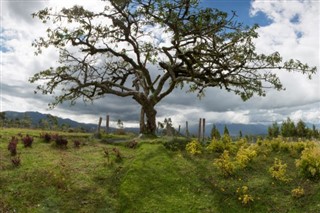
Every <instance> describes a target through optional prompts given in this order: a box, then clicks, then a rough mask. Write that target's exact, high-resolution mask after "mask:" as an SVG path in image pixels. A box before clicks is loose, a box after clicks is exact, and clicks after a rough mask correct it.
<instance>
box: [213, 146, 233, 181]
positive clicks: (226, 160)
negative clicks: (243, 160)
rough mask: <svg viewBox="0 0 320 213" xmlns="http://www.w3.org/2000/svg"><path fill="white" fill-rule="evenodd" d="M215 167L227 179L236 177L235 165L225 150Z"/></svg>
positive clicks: (216, 161) (215, 161)
mask: <svg viewBox="0 0 320 213" xmlns="http://www.w3.org/2000/svg"><path fill="white" fill-rule="evenodd" d="M213 165H214V166H215V167H217V168H218V169H219V171H220V172H221V174H222V175H223V176H225V177H229V176H232V175H234V173H235V171H236V166H235V163H234V162H232V160H231V159H230V156H229V151H227V150H225V151H224V152H223V153H222V154H221V156H220V157H219V158H218V159H215V160H214V163H213Z"/></svg>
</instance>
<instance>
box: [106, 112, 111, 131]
mask: <svg viewBox="0 0 320 213" xmlns="http://www.w3.org/2000/svg"><path fill="white" fill-rule="evenodd" d="M109 119H110V117H109V115H107V117H106V133H107V134H109Z"/></svg>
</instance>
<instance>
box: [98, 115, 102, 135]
mask: <svg viewBox="0 0 320 213" xmlns="http://www.w3.org/2000/svg"><path fill="white" fill-rule="evenodd" d="M101 123H102V118H101V117H100V118H99V124H98V134H100V129H101Z"/></svg>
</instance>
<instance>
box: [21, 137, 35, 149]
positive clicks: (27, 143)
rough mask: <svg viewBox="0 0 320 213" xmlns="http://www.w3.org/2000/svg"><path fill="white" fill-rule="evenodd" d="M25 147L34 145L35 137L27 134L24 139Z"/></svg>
mask: <svg viewBox="0 0 320 213" xmlns="http://www.w3.org/2000/svg"><path fill="white" fill-rule="evenodd" d="M22 141H23V145H24V147H32V142H33V138H32V137H30V136H29V135H27V136H26V137H24V138H23V139H22Z"/></svg>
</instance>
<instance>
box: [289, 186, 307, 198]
mask: <svg viewBox="0 0 320 213" xmlns="http://www.w3.org/2000/svg"><path fill="white" fill-rule="evenodd" d="M291 195H292V197H293V198H300V197H303V196H304V189H303V188H302V187H300V186H299V187H298V188H295V189H292V191H291Z"/></svg>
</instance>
